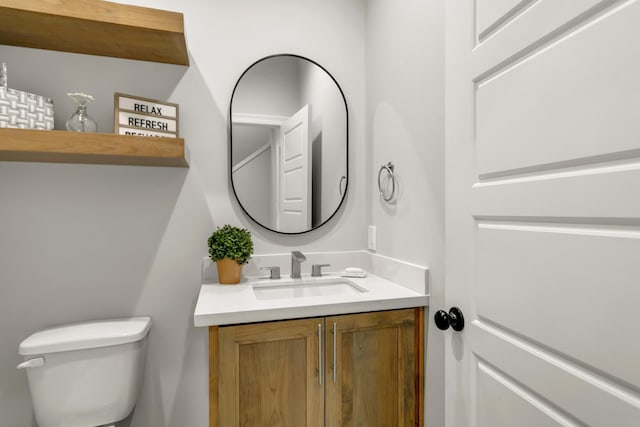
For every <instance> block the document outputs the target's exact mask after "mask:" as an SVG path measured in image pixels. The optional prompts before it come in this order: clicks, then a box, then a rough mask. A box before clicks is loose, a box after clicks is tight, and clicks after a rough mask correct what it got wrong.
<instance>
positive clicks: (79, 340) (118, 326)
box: [18, 317, 151, 427]
mask: <svg viewBox="0 0 640 427" xmlns="http://www.w3.org/2000/svg"><path fill="white" fill-rule="evenodd" d="M150 328H151V318H150V317H131V318H126V319H112V320H102V321H95V322H85V323H75V324H71V325H63V326H58V327H55V328H50V329H46V330H44V331H40V332H36V333H35V334H33V335H31V336H30V337H29V338H27V339H26V340H24V341H23V342H22V343H21V344H20V351H19V353H20V355H22V356H24V358H25V361H24V362H23V363H21V364H20V365H18V369H26V370H27V378H28V380H29V388H30V390H31V399H32V401H33V409H34V412H35V416H36V421H37V422H38V425H39V426H40V427H95V426H103V425H112V424H114V423H116V422H118V421H121V420H123V419H124V418H126V417H127V416H128V415H129V414H130V413H131V411H132V410H133V406H134V405H135V402H136V399H137V397H138V392H139V391H140V385H141V384H142V376H143V372H144V362H145V354H146V347H147V335H148V333H149V329H150Z"/></svg>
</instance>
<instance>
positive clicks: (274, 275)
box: [260, 265, 280, 279]
mask: <svg viewBox="0 0 640 427" xmlns="http://www.w3.org/2000/svg"><path fill="white" fill-rule="evenodd" d="M260 270H269V271H270V272H271V274H270V275H269V277H268V278H269V279H279V278H280V267H278V266H277V265H274V266H271V267H260ZM264 279H267V277H264Z"/></svg>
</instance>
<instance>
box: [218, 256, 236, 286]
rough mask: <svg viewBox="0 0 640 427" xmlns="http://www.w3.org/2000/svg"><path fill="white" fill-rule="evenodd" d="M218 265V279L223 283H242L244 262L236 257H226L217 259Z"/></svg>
mask: <svg viewBox="0 0 640 427" xmlns="http://www.w3.org/2000/svg"><path fill="white" fill-rule="evenodd" d="M216 266H217V267H218V280H219V281H220V283H221V284H223V285H235V284H237V283H240V275H241V274H242V264H238V261H236V260H235V259H230V258H224V259H221V260H218V261H216Z"/></svg>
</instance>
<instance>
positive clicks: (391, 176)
mask: <svg viewBox="0 0 640 427" xmlns="http://www.w3.org/2000/svg"><path fill="white" fill-rule="evenodd" d="M394 169H395V166H394V164H393V163H392V162H389V163H387V164H386V165H382V166H380V170H379V171H378V190H379V191H380V197H382V200H384V201H385V202H388V201H390V200H391V199H393V196H394V194H395V192H396V177H395V176H394V174H393V170H394ZM382 171H387V176H388V177H389V179H390V180H391V194H389V197H387V196H385V194H384V191H383V190H382V183H381V182H380V178H381V177H382Z"/></svg>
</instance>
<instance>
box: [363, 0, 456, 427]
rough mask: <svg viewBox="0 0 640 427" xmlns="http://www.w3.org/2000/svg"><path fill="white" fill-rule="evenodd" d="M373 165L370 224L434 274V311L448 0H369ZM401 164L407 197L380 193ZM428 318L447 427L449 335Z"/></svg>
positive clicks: (438, 284)
mask: <svg viewBox="0 0 640 427" xmlns="http://www.w3.org/2000/svg"><path fill="white" fill-rule="evenodd" d="M366 18H367V21H366V26H367V36H366V37H367V48H366V52H367V89H366V93H367V136H366V138H367V157H368V160H367V163H368V166H369V168H370V169H369V170H368V171H367V172H366V176H367V179H366V183H367V192H368V196H369V200H368V205H369V209H368V213H369V215H370V219H369V223H370V224H373V225H375V226H377V234H378V248H377V249H378V250H377V252H378V253H379V254H383V255H387V256H390V257H393V258H399V259H402V260H405V261H410V262H414V263H417V264H420V265H426V266H428V267H429V269H430V293H431V299H430V304H431V307H432V308H433V309H435V310H437V309H439V308H442V301H443V294H444V292H443V287H444V283H443V282H444V280H443V274H444V262H443V252H444V236H443V233H444V194H443V193H444V111H443V105H444V1H442V0H430V1H423V0H403V1H394V0H369V1H367V10H366ZM389 161H392V162H394V163H395V167H396V169H395V170H396V173H397V176H398V183H399V197H398V199H397V201H396V203H395V204H386V203H384V202H383V201H382V200H381V199H380V197H379V196H378V188H377V183H376V180H377V175H378V168H379V167H380V165H382V164H385V163H387V162H389ZM431 317H432V316H430V315H429V316H428V318H429V323H428V337H427V342H428V347H427V348H428V350H427V372H426V376H427V377H426V383H427V397H426V399H427V402H426V420H427V425H428V426H432V427H437V426H442V425H444V419H443V414H444V400H443V399H444V397H443V395H442V390H443V388H442V387H443V381H444V378H443V371H444V361H443V333H442V332H441V331H439V330H437V329H435V328H434V327H433V326H434V325H433V321H431Z"/></svg>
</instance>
